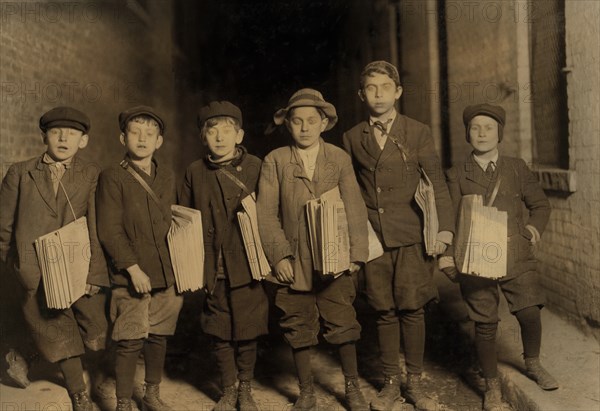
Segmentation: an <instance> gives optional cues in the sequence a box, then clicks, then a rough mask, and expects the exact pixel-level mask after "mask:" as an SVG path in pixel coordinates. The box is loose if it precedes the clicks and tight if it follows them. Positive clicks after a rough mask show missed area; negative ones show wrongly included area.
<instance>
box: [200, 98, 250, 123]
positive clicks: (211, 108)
mask: <svg viewBox="0 0 600 411" xmlns="http://www.w3.org/2000/svg"><path fill="white" fill-rule="evenodd" d="M213 117H231V118H234V119H236V120H237V121H238V123H239V124H240V128H241V127H242V111H241V110H240V109H239V108H238V107H237V106H236V105H235V104H232V103H230V102H229V101H212V102H211V103H209V104H208V106H204V107H202V108H201V109H200V111H198V127H200V128H202V125H203V124H204V123H205V122H206V120H208V119H210V118H213Z"/></svg>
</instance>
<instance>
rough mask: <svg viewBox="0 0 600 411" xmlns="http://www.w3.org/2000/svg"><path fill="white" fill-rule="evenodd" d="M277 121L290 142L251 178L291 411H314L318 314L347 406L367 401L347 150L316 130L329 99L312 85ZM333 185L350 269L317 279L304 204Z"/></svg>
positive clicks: (362, 246) (357, 219) (358, 206)
mask: <svg viewBox="0 0 600 411" xmlns="http://www.w3.org/2000/svg"><path fill="white" fill-rule="evenodd" d="M273 120H274V122H275V124H277V125H281V124H285V126H286V127H287V129H288V131H289V132H290V134H291V135H292V138H293V141H294V142H293V144H291V145H289V146H286V147H282V148H278V149H276V150H274V151H272V152H271V153H269V154H268V155H267V156H266V157H265V160H264V162H263V167H262V171H261V175H260V180H259V192H258V193H259V194H258V207H257V208H258V221H259V230H260V236H261V239H262V241H263V245H264V247H265V253H266V255H267V258H268V259H269V261H270V263H271V265H272V266H273V267H274V274H275V276H274V278H272V280H273V281H274V282H276V283H277V284H278V285H279V287H278V288H277V294H276V297H275V305H276V306H277V307H278V308H279V309H281V311H282V312H283V315H282V317H281V319H280V322H279V323H280V326H281V328H282V329H283V332H284V336H285V339H286V341H287V343H288V344H289V345H290V346H291V347H292V350H293V355H294V362H295V364H296V372H297V374H298V380H299V383H300V397H299V398H298V399H297V401H296V403H295V404H294V408H293V409H294V410H316V409H317V398H316V396H315V391H314V387H313V377H312V369H311V360H310V356H311V347H313V346H315V345H317V343H318V339H317V336H318V334H319V330H320V327H319V320H320V319H321V320H322V321H323V326H324V329H325V332H324V337H325V339H326V340H327V341H328V342H329V343H331V344H335V345H336V346H337V347H338V351H339V354H340V361H341V364H342V372H343V374H344V377H345V388H346V402H347V405H348V407H349V409H350V410H353V411H358V410H361V411H362V410H365V409H367V408H368V404H367V402H366V401H365V398H364V397H363V394H362V392H361V389H360V385H359V380H358V369H357V362H356V347H355V342H356V341H357V340H358V339H359V338H360V330H361V329H360V324H359V323H358V321H357V320H356V313H355V311H354V307H353V306H352V302H353V301H354V298H355V296H356V291H355V289H354V283H353V281H352V273H354V272H356V271H358V269H359V268H360V265H362V264H364V263H365V261H367V257H368V254H369V251H368V240H367V210H366V209H365V205H364V202H363V200H362V198H361V195H360V189H359V187H358V184H357V183H356V176H355V175H354V170H353V168H352V162H351V160H350V157H349V156H348V155H347V154H346V153H345V152H344V151H343V150H342V149H340V148H338V147H335V146H334V145H332V144H329V143H325V142H324V141H323V139H322V138H321V133H322V132H324V131H327V130H329V129H331V128H332V127H333V126H334V125H335V123H336V122H337V113H336V110H335V107H334V106H333V104H331V103H329V102H327V101H325V100H324V99H323V96H322V95H321V93H320V92H318V91H317V90H313V89H301V90H299V91H297V92H296V93H294V94H293V95H292V97H291V98H290V100H289V101H288V104H287V106H286V107H285V108H282V109H280V110H278V111H277V112H276V113H275V115H274V116H273ZM336 188H337V189H339V192H340V194H341V199H342V201H343V203H344V208H345V211H346V216H347V219H348V234H349V241H350V261H351V264H350V269H349V270H348V272H345V273H342V274H341V275H340V276H338V277H337V278H335V279H334V278H323V277H322V276H320V275H318V274H317V273H316V272H315V271H314V270H313V259H312V253H311V249H310V240H309V237H308V226H307V217H306V203H307V202H308V201H309V200H311V199H315V198H319V197H320V196H321V195H322V194H323V193H326V192H328V191H330V190H333V189H336Z"/></svg>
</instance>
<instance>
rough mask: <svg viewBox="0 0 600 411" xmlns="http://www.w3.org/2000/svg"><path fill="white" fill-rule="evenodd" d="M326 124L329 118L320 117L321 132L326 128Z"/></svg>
mask: <svg viewBox="0 0 600 411" xmlns="http://www.w3.org/2000/svg"><path fill="white" fill-rule="evenodd" d="M327 124H329V119H328V118H327V117H325V118H324V119H321V133H322V132H323V131H325V129H326V128H327Z"/></svg>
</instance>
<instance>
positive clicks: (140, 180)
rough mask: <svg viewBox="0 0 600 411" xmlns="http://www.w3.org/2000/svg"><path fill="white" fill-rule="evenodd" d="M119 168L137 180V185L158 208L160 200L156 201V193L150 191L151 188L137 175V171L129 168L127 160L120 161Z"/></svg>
mask: <svg viewBox="0 0 600 411" xmlns="http://www.w3.org/2000/svg"><path fill="white" fill-rule="evenodd" d="M120 165H121V167H123V168H124V169H125V170H127V171H128V172H129V174H131V175H132V176H133V178H135V179H136V180H137V182H138V183H140V185H141V186H142V187H143V188H144V190H146V191H147V192H148V194H149V195H150V198H152V200H154V202H155V203H156V204H157V205H158V206H160V205H161V204H160V200H159V199H158V196H157V195H156V193H155V192H154V190H152V188H150V186H149V185H148V183H146V182H145V181H144V179H143V178H142V176H141V175H139V174H138V172H137V171H135V170H134V169H133V168H132V167H129V163H128V162H127V160H123V161H121V164H120Z"/></svg>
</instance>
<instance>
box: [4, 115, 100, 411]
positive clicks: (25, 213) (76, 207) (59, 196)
mask: <svg viewBox="0 0 600 411" xmlns="http://www.w3.org/2000/svg"><path fill="white" fill-rule="evenodd" d="M39 127H40V129H41V130H42V140H43V142H44V144H45V145H46V152H45V153H44V154H42V155H41V156H38V157H35V158H32V159H31V160H27V161H23V162H19V163H15V164H13V165H12V166H11V167H10V168H9V170H8V172H7V173H6V175H5V177H4V179H3V181H2V188H1V189H0V197H1V198H2V202H1V203H0V204H1V206H0V258H2V262H3V263H5V264H6V266H7V267H9V268H10V270H11V271H12V272H13V273H14V274H15V275H16V277H17V279H18V280H19V282H20V284H21V285H22V289H21V290H15V291H16V292H17V293H19V294H21V293H22V294H24V296H23V297H22V299H21V301H22V308H23V314H24V318H25V322H26V323H27V327H28V329H29V331H30V332H31V333H32V337H33V340H34V342H35V344H36V346H37V348H38V350H39V351H40V353H41V354H42V355H43V357H44V358H46V359H47V360H48V361H50V362H53V363H58V365H59V367H60V370H61V371H62V374H63V376H64V379H65V385H66V387H67V391H68V392H69V395H70V397H71V400H72V403H73V409H74V410H77V411H91V410H93V409H94V406H95V405H94V404H93V403H92V401H91V400H90V398H89V397H88V394H87V390H86V384H85V382H84V379H83V368H82V364H81V359H80V357H81V356H82V355H83V354H84V352H85V348H88V349H89V350H92V351H98V350H102V349H104V346H105V339H106V329H107V319H106V313H105V310H104V306H105V301H106V297H105V294H104V293H103V292H99V291H100V288H101V287H107V286H108V285H109V283H108V275H107V271H106V261H105V259H104V255H103V253H102V249H101V248H100V245H99V243H98V238H97V235H96V212H95V197H94V195H95V191H96V183H97V179H98V169H97V167H94V166H93V164H90V163H87V162H85V161H84V160H82V159H80V158H79V157H78V156H77V152H78V151H79V150H80V149H82V148H84V147H86V146H87V144H88V139H89V136H88V132H89V130H90V120H89V118H88V116H87V115H85V114H84V113H82V112H81V111H79V110H76V109H74V108H72V107H55V108H53V109H52V110H50V111H48V112H46V113H45V114H44V115H43V116H42V117H41V118H40V121H39ZM71 207H72V208H71ZM73 214H75V216H77V218H79V217H83V216H86V217H87V221H88V229H89V233H90V250H82V249H81V248H78V247H77V245H75V246H74V248H73V249H72V251H73V252H76V253H81V252H88V251H89V252H90V253H91V254H90V258H91V261H90V268H89V272H88V274H87V286H86V294H85V295H84V296H83V297H81V298H80V299H79V300H77V301H76V302H75V303H74V304H73V305H72V306H71V308H69V309H66V310H56V309H50V308H48V307H47V305H46V301H45V298H44V291H43V288H42V285H41V271H40V266H39V263H38V259H37V258H36V253H35V250H34V249H33V244H34V241H35V240H36V239H37V238H38V237H40V236H42V235H45V234H47V233H49V232H52V231H54V230H57V229H59V228H61V227H63V226H65V225H67V224H69V223H71V222H72V221H73V220H74V218H75V216H74V215H73ZM74 330H79V332H75V333H73V331H74Z"/></svg>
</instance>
